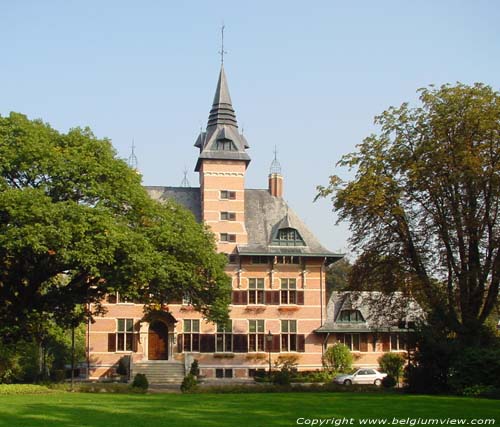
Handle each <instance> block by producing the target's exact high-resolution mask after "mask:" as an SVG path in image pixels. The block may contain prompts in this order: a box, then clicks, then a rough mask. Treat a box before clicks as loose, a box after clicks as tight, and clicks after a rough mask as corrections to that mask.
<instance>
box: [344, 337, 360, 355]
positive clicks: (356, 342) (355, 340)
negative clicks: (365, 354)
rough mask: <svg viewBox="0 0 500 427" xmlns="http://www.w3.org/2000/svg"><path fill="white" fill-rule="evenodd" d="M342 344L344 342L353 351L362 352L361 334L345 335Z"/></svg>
mask: <svg viewBox="0 0 500 427" xmlns="http://www.w3.org/2000/svg"><path fill="white" fill-rule="evenodd" d="M340 342H343V343H344V344H345V345H346V346H347V347H349V350H351V351H360V338H359V334H344V336H343V337H342V339H341V340H340Z"/></svg>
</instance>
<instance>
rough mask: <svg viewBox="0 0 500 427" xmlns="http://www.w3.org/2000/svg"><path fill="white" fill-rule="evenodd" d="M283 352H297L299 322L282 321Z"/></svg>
mask: <svg viewBox="0 0 500 427" xmlns="http://www.w3.org/2000/svg"><path fill="white" fill-rule="evenodd" d="M281 351H297V321H296V320H282V321H281Z"/></svg>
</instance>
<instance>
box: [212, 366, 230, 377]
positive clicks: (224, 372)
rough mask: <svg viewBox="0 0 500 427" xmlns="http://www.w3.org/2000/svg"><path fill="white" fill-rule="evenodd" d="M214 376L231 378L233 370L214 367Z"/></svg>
mask: <svg viewBox="0 0 500 427" xmlns="http://www.w3.org/2000/svg"><path fill="white" fill-rule="evenodd" d="M215 378H233V370H232V369H231V368H217V369H215Z"/></svg>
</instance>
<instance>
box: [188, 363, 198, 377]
mask: <svg viewBox="0 0 500 427" xmlns="http://www.w3.org/2000/svg"><path fill="white" fill-rule="evenodd" d="M189 373H190V374H191V375H192V376H193V377H199V376H200V365H199V363H198V360H196V359H194V360H193V363H191V368H190V369H189Z"/></svg>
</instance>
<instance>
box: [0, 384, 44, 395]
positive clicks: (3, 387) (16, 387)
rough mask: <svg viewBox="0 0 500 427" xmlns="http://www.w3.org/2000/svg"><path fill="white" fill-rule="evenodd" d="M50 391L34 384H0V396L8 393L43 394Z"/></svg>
mask: <svg viewBox="0 0 500 427" xmlns="http://www.w3.org/2000/svg"><path fill="white" fill-rule="evenodd" d="M45 393H52V390H51V389H49V388H47V387H45V386H43V385H35V384H0V396H5V395H9V394H45Z"/></svg>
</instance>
